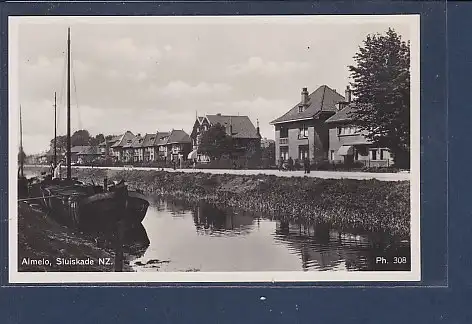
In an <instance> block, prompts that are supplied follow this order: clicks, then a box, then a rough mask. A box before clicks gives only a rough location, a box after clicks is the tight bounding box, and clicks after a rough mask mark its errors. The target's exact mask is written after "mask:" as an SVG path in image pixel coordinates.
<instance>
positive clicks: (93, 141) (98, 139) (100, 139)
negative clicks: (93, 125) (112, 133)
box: [89, 134, 105, 146]
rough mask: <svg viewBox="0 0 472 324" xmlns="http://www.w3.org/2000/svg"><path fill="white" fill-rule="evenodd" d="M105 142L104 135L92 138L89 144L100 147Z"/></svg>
mask: <svg viewBox="0 0 472 324" xmlns="http://www.w3.org/2000/svg"><path fill="white" fill-rule="evenodd" d="M103 142H105V136H104V135H103V134H98V135H96V136H95V137H90V140H89V144H90V145H91V146H98V145H100V143H103Z"/></svg>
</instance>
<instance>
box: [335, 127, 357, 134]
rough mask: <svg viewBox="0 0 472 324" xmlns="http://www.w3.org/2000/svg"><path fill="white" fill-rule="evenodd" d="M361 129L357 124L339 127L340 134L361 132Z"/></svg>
mask: <svg viewBox="0 0 472 324" xmlns="http://www.w3.org/2000/svg"><path fill="white" fill-rule="evenodd" d="M359 133H360V129H359V127H357V126H346V127H338V136H340V135H341V136H342V135H355V134H359Z"/></svg>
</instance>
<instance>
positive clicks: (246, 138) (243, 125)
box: [188, 113, 261, 162]
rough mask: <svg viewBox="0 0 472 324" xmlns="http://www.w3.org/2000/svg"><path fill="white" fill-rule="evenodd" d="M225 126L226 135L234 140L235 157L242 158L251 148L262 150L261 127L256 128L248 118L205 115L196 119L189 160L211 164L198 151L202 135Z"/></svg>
mask: <svg viewBox="0 0 472 324" xmlns="http://www.w3.org/2000/svg"><path fill="white" fill-rule="evenodd" d="M217 124H219V125H221V126H224V128H225V130H226V135H228V136H231V137H232V139H233V145H234V152H233V155H235V156H242V155H244V154H246V153H247V150H248V149H249V148H251V147H254V148H255V149H258V150H259V149H260V147H261V134H260V131H259V125H258V126H257V128H256V127H254V124H253V123H252V122H251V120H250V119H249V117H248V116H231V115H222V114H220V113H218V114H216V115H205V116H202V117H198V116H197V118H196V120H195V122H194V124H193V129H192V133H191V135H190V138H191V140H192V147H193V150H192V152H191V153H190V154H189V155H188V158H189V159H192V160H193V159H196V160H197V161H198V162H209V161H210V158H209V157H208V156H206V155H205V154H203V153H201V152H199V151H198V146H199V145H200V141H201V136H202V134H203V133H204V132H205V131H207V130H208V129H209V128H210V127H211V126H213V125H217Z"/></svg>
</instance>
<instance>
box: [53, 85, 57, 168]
mask: <svg viewBox="0 0 472 324" xmlns="http://www.w3.org/2000/svg"><path fill="white" fill-rule="evenodd" d="M56 110H57V106H56V92H54V167H56V165H57V120H56V118H57V113H56Z"/></svg>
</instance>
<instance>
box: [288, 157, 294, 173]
mask: <svg viewBox="0 0 472 324" xmlns="http://www.w3.org/2000/svg"><path fill="white" fill-rule="evenodd" d="M288 170H289V171H293V159H292V157H289V158H288Z"/></svg>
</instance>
